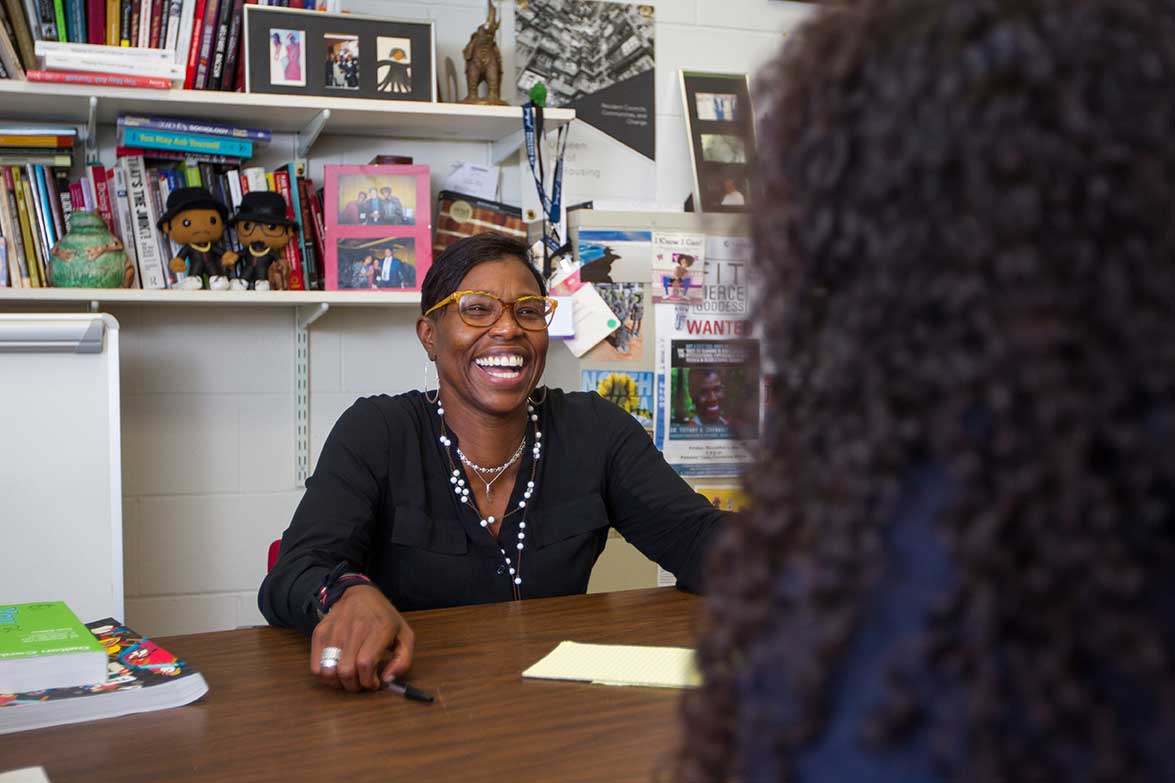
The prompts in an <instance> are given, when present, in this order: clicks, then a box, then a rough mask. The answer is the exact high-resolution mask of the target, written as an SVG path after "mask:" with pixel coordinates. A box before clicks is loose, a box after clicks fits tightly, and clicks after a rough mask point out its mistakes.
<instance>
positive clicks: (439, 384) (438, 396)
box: [424, 361, 441, 405]
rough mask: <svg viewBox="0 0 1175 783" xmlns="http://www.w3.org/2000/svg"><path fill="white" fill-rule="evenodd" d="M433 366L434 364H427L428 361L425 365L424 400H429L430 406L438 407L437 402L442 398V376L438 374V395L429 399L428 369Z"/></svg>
mask: <svg viewBox="0 0 1175 783" xmlns="http://www.w3.org/2000/svg"><path fill="white" fill-rule="evenodd" d="M431 364H432V362H427V361H426V362H425V363H424V399H425V400H427V401H428V403H429V404H430V405H436V403H437V400H439V399H440V398H441V374H440V373H437V392H436V394H434V395H433V396H432V397H429V396H428V368H429V366H430V365H431Z"/></svg>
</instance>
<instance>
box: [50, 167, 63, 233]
mask: <svg viewBox="0 0 1175 783" xmlns="http://www.w3.org/2000/svg"><path fill="white" fill-rule="evenodd" d="M45 187H46V188H47V189H48V191H49V214H50V215H52V216H53V227H54V228H55V229H56V231H57V236H58V237H63V236H65V231H66V229H67V228H68V226H67V225H66V223H65V215H63V214H62V210H61V194H60V193H58V192H57V176H56V175H55V174H54V172H53V169H49V170H48V171H46V172H45Z"/></svg>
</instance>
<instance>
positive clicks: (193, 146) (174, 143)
mask: <svg viewBox="0 0 1175 783" xmlns="http://www.w3.org/2000/svg"><path fill="white" fill-rule="evenodd" d="M123 144H125V145H126V146H128V147H147V148H149V149H165V150H179V151H182V152H202V153H206V154H211V155H231V156H234V157H240V158H248V157H252V155H253V143H252V142H249V141H242V140H240V139H226V138H219V137H216V136H200V135H197V134H193V133H171V132H169V131H153V130H145V129H143V128H124V129H123Z"/></svg>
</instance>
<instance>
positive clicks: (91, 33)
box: [86, 0, 106, 44]
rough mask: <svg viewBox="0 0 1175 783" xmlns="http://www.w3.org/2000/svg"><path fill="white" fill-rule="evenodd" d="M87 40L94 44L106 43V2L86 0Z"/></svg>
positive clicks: (102, 0)
mask: <svg viewBox="0 0 1175 783" xmlns="http://www.w3.org/2000/svg"><path fill="white" fill-rule="evenodd" d="M86 38H87V40H88V41H89V42H90V43H92V44H104V43H106V0H86Z"/></svg>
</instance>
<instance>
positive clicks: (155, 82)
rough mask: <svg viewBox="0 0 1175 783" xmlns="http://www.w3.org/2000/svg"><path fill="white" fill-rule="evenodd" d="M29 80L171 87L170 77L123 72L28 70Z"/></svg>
mask: <svg viewBox="0 0 1175 783" xmlns="http://www.w3.org/2000/svg"><path fill="white" fill-rule="evenodd" d="M28 77H29V81H34V82H51V83H55V84H93V85H97V86H100V87H138V88H143V89H151V90H169V89H171V79H164V78H160V77H158V76H131V75H128V74H123V73H90V72H80V71H29V72H28Z"/></svg>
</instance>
